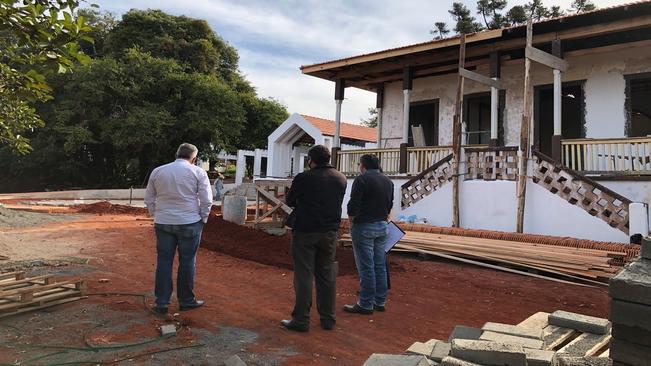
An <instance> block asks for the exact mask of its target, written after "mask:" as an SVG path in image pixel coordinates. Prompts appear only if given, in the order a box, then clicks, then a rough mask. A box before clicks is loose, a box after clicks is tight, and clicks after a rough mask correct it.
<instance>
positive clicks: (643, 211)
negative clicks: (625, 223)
mask: <svg viewBox="0 0 651 366" xmlns="http://www.w3.org/2000/svg"><path fill="white" fill-rule="evenodd" d="M648 209H649V207H648V206H647V204H646V203H641V202H633V203H631V204H629V205H628V212H629V230H628V234H629V235H630V236H633V235H635V234H642V236H647V235H648V233H649V216H648V214H649V211H648Z"/></svg>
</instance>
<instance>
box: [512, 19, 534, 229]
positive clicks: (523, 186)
mask: <svg viewBox="0 0 651 366" xmlns="http://www.w3.org/2000/svg"><path fill="white" fill-rule="evenodd" d="M532 44H533V25H532V22H531V19H529V22H527V47H532ZM532 94H533V87H532V85H531V60H530V59H529V58H528V57H526V56H525V58H524V101H523V102H524V103H523V104H524V106H523V108H524V109H523V110H522V124H521V125H520V159H519V167H518V187H517V197H518V216H517V225H516V229H517V232H519V233H521V232H523V231H524V204H525V197H526V194H527V165H528V164H527V162H528V160H529V149H530V148H531V143H530V141H529V134H530V126H531V110H532V106H533V101H532V96H533V95H532Z"/></svg>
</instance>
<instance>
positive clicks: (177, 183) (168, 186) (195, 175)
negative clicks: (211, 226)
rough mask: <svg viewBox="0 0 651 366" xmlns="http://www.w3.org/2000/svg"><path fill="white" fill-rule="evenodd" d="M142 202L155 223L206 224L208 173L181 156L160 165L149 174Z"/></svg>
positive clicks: (210, 201)
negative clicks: (198, 222)
mask: <svg viewBox="0 0 651 366" xmlns="http://www.w3.org/2000/svg"><path fill="white" fill-rule="evenodd" d="M145 204H146V205H147V209H148V210H149V214H150V215H151V216H153V217H154V222H155V223H157V224H167V225H186V224H193V223H195V222H197V221H199V220H202V221H203V222H204V223H205V222H207V221H208V214H210V208H211V207H212V188H211V187H210V180H208V174H207V173H206V171H205V170H203V169H201V168H199V167H198V166H195V165H192V164H190V163H189V162H188V161H187V160H183V159H176V161H174V162H172V163H169V164H165V165H162V166H159V167H158V168H156V169H154V170H153V171H152V172H151V175H150V176H149V182H148V183H147V190H146V192H145Z"/></svg>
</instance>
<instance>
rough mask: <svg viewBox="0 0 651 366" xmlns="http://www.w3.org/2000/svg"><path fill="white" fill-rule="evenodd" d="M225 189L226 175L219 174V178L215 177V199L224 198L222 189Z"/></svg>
mask: <svg viewBox="0 0 651 366" xmlns="http://www.w3.org/2000/svg"><path fill="white" fill-rule="evenodd" d="M223 189H224V176H223V175H222V173H218V174H217V179H215V197H214V200H215V201H219V200H221V199H222V190H223Z"/></svg>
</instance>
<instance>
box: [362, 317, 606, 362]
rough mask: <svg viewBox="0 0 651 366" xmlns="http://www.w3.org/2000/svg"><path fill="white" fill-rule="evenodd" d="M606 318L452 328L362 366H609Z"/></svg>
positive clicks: (549, 319) (376, 356)
mask: <svg viewBox="0 0 651 366" xmlns="http://www.w3.org/2000/svg"><path fill="white" fill-rule="evenodd" d="M610 329H611V325H610V322H609V321H608V319H602V318H595V317H590V316H585V315H581V314H575V313H569V312H565V311H556V312H554V313H552V314H549V313H544V312H540V313H536V314H534V315H532V316H531V317H529V318H527V319H526V320H524V321H523V322H521V323H519V324H518V325H510V324H500V323H491V322H488V323H486V324H484V326H483V327H482V328H481V329H479V328H472V327H466V326H456V327H455V328H454V330H453V332H452V334H450V337H449V338H448V340H447V341H440V340H436V339H431V340H429V341H427V342H416V343H414V344H412V345H411V346H410V347H409V348H408V349H407V350H406V351H405V354H403V355H384V354H374V355H372V356H371V357H370V358H369V359H368V360H367V361H366V363H364V366H432V365H443V366H473V365H492V366H503V365H509V366H556V365H558V366H587V365H590V366H593V365H594V366H609V365H611V364H612V362H611V360H610V359H609V358H608V357H607V354H608V342H609V341H610V337H611V335H610Z"/></svg>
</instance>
